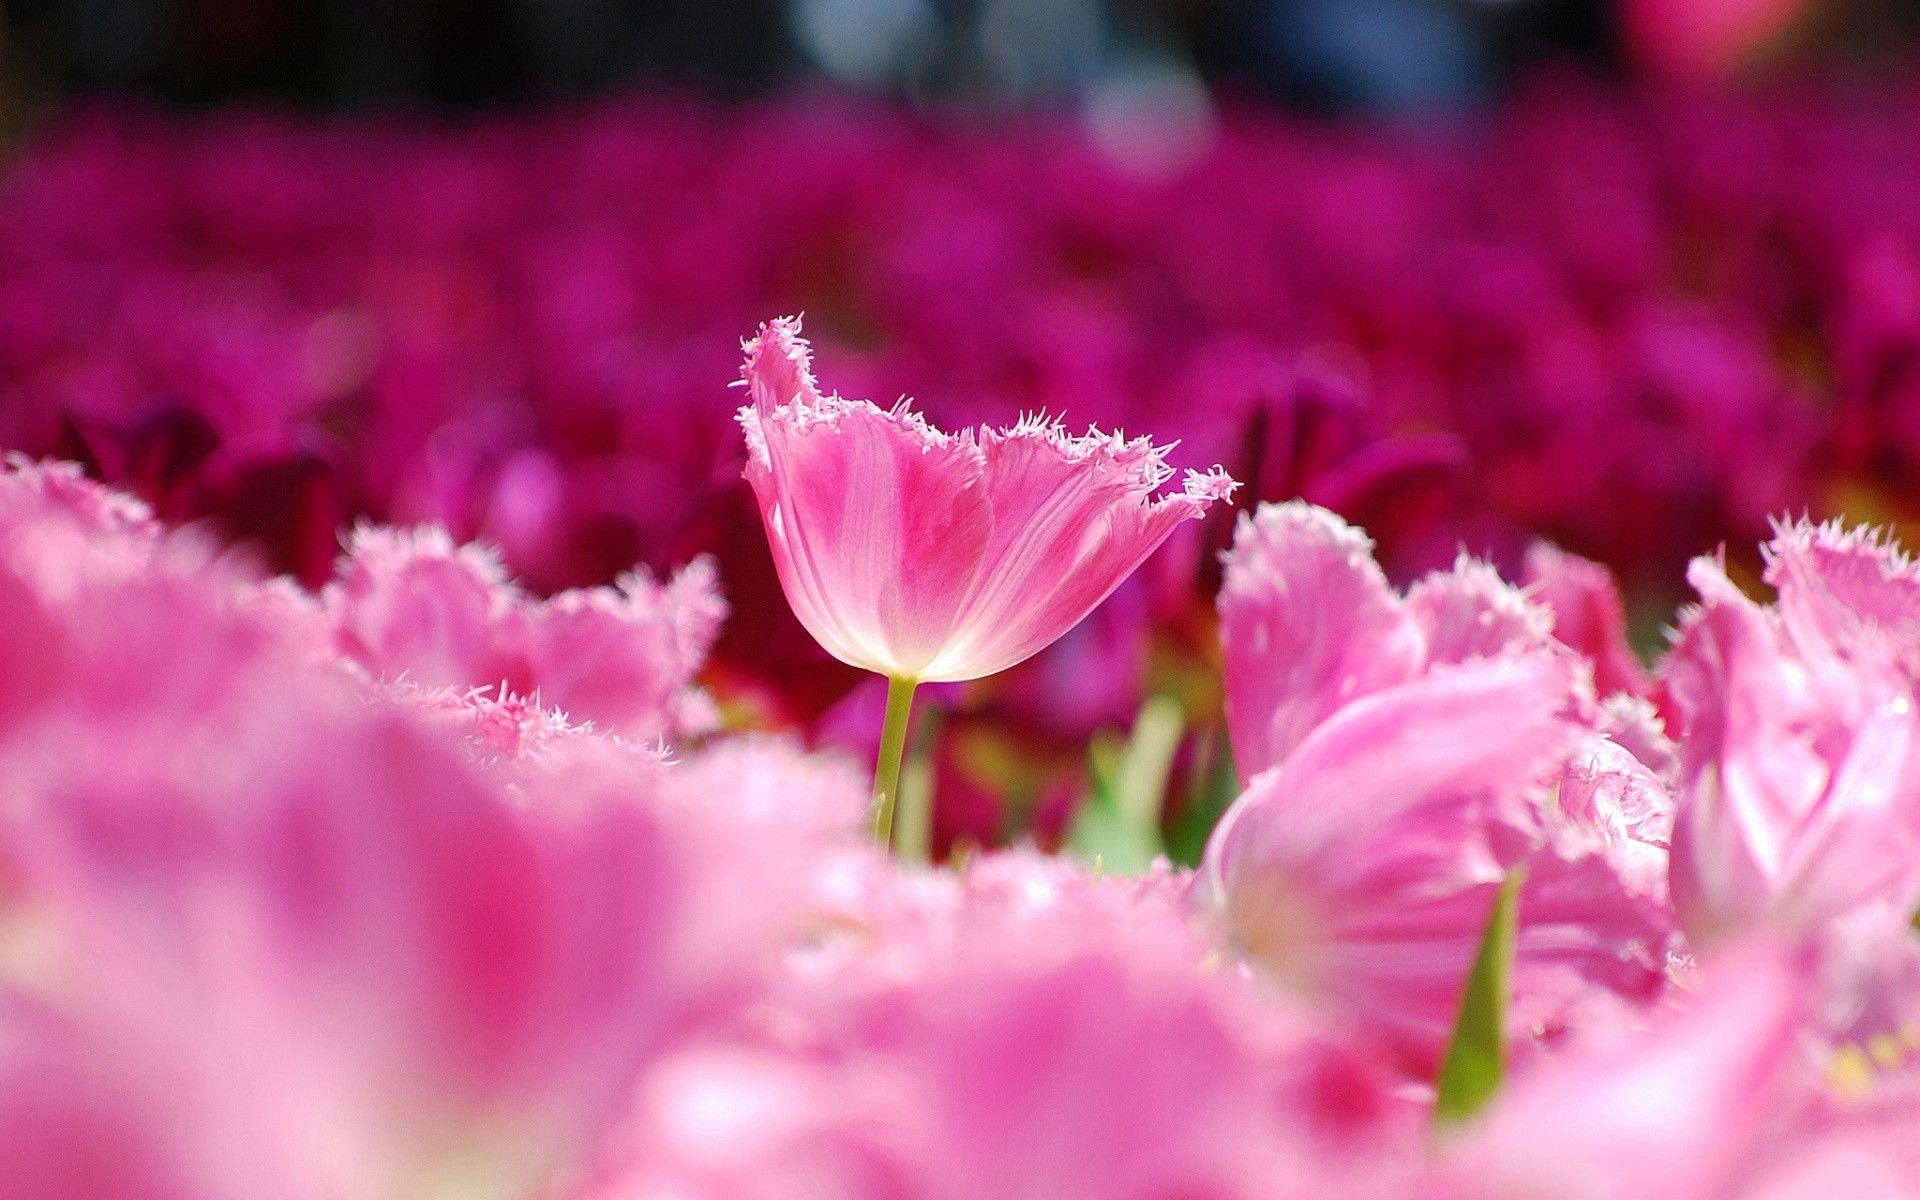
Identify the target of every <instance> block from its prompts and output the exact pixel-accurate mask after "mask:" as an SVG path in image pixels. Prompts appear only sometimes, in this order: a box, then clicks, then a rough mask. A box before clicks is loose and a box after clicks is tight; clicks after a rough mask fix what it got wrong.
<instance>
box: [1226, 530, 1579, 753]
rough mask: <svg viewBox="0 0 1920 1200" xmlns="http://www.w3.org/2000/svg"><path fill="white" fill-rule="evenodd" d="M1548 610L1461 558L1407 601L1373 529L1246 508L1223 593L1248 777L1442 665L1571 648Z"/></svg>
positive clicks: (1232, 707)
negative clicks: (1380, 557)
mask: <svg viewBox="0 0 1920 1200" xmlns="http://www.w3.org/2000/svg"><path fill="white" fill-rule="evenodd" d="M1551 625H1552V617H1551V615H1550V614H1549V613H1547V612H1546V611H1545V610H1544V609H1542V608H1540V607H1539V606H1538V605H1535V604H1532V603H1530V602H1529V601H1528V600H1527V598H1526V597H1525V596H1524V595H1522V594H1521V593H1520V592H1519V591H1517V590H1516V589H1514V588H1512V587H1509V586H1508V585H1507V584H1505V583H1504V582H1502V581H1501V579H1500V577H1499V576H1498V575H1497V574H1495V572H1494V571H1493V569H1492V568H1491V567H1489V566H1487V565H1486V564H1484V563H1480V562H1477V561H1475V560H1473V559H1470V558H1467V557H1465V556H1462V557H1461V558H1460V559H1459V561H1458V562H1456V563H1455V565H1454V567H1453V569H1452V570H1451V571H1436V572H1433V573H1431V574H1429V575H1427V576H1426V577H1425V578H1423V579H1421V580H1419V581H1418V582H1417V583H1415V584H1414V585H1413V587H1412V588H1411V589H1409V590H1408V592H1407V594H1406V596H1405V597H1404V598H1402V597H1401V596H1399V595H1398V594H1396V593H1395V592H1394V590H1393V588H1392V587H1391V586H1389V585H1388V583H1387V579H1386V576H1385V575H1384V574H1383V573H1382V572H1381V570H1380V567H1379V565H1378V564H1377V563H1375V562H1374V560H1373V543H1372V542H1371V541H1370V540H1368V538H1367V535H1366V534H1364V533H1362V532H1361V531H1360V530H1358V529H1355V528H1354V527H1353V526H1351V525H1348V524H1347V523H1346V522H1344V521H1342V520H1341V519H1340V518H1339V517H1338V516H1336V515H1334V514H1333V513H1331V512H1328V511H1327V510H1326V509H1323V508H1316V507H1314V506H1312V505H1309V504H1304V503H1300V502H1298V501H1295V502H1289V503H1286V504H1277V505H1276V504H1263V505H1261V506H1260V508H1259V510H1258V511H1257V512H1255V513H1253V514H1252V515H1247V516H1242V517H1241V518H1240V524H1239V528H1238V530H1237V531H1236V532H1235V535H1234V543H1233V550H1232V551H1231V552H1230V554H1229V555H1228V558H1227V572H1226V582H1225V586H1224V587H1223V588H1222V589H1221V592H1220V626H1221V628H1220V637H1221V641H1222V643H1223V644H1224V646H1225V649H1226V676H1227V678H1226V684H1227V721H1228V724H1229V726H1230V727H1231V728H1232V731H1233V751H1234V758H1235V760H1236V762H1238V764H1239V766H1240V771H1241V774H1242V775H1243V776H1247V777H1251V776H1252V775H1255V774H1257V773H1258V772H1260V771H1263V770H1265V769H1267V768H1268V767H1270V766H1273V765H1275V764H1277V763H1280V762H1284V761H1285V760H1286V757H1287V755H1288V754H1290V753H1291V752H1292V751H1293V749H1294V748H1295V747H1296V746H1298V745H1299V744H1300V743H1301V741H1303V740H1304V739H1305V738H1306V737H1307V735H1308V734H1310V733H1312V732H1313V730H1314V729H1315V728H1316V727H1317V726H1318V725H1319V724H1320V723H1321V722H1323V721H1325V720H1326V719H1327V718H1328V717H1330V716H1332V715H1333V714H1334V713H1335V712H1337V711H1339V710H1340V709H1341V708H1342V707H1344V706H1345V705H1347V704H1350V703H1352V702H1353V701H1355V700H1358V699H1360V698H1362V697H1364V696H1366V695H1369V694H1371V693H1373V692H1377V691H1380V690H1381V689H1383V688H1387V687H1392V686H1394V685H1396V684H1401V683H1405V682H1407V681H1409V680H1412V679H1415V678H1417V677H1419V676H1420V675H1421V674H1422V673H1423V672H1424V671H1426V670H1427V669H1428V668H1430V667H1431V666H1433V665H1436V664H1443V663H1458V662H1464V661H1467V660H1468V659H1472V658H1477V657H1484V656H1488V655H1495V654H1500V653H1502V652H1505V651H1511V650H1544V651H1549V652H1554V653H1561V654H1565V653H1566V651H1565V650H1564V649H1563V648H1558V647H1557V646H1556V644H1555V643H1554V641H1553V638H1552V636H1551V634H1550V632H1549V630H1550V628H1551Z"/></svg>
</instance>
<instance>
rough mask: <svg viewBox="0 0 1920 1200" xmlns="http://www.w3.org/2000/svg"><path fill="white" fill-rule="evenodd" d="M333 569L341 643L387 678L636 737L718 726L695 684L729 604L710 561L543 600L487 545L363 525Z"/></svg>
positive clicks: (332, 598)
mask: <svg viewBox="0 0 1920 1200" xmlns="http://www.w3.org/2000/svg"><path fill="white" fill-rule="evenodd" d="M337 575H338V578H337V579H336V580H335V581H334V582H333V583H331V584H329V585H328V586H327V588H326V590H325V592H324V593H323V601H324V604H325V607H326V610H327V614H328V616H329V618H330V619H331V621H332V622H333V624H334V626H335V627H336V629H337V630H338V637H339V641H340V646H341V649H342V651H343V652H344V653H345V654H346V655H347V656H349V657H350V658H352V659H353V660H355V661H357V662H359V663H361V664H363V665H364V666H365V667H366V668H367V669H368V670H369V671H372V672H373V673H374V674H375V675H377V676H379V677H381V678H385V679H389V680H401V679H404V680H407V681H409V682H412V683H415V684H418V685H421V686H424V687H429V688H434V687H452V688H471V687H494V686H496V685H498V686H503V687H505V688H507V689H509V690H511V691H514V692H518V693H521V694H534V693H537V694H538V695H539V697H540V699H541V701H542V702H543V703H544V704H547V705H551V706H553V707H556V708H559V709H561V710H563V711H564V712H566V714H567V715H568V716H569V717H571V718H573V719H574V720H577V721H586V722H592V723H594V724H596V725H598V726H600V727H602V728H605V729H608V730H610V731H612V732H615V733H618V734H621V735H623V736H626V737H629V738H633V739H636V740H646V739H654V738H663V737H670V736H674V735H678V734H685V733H700V732H704V731H705V730H706V729H708V728H710V727H711V725H712V724H713V717H712V714H711V706H710V703H709V702H708V701H707V700H706V698H705V697H704V696H703V695H702V694H701V693H699V691H698V690H697V689H695V688H693V687H692V686H691V681H692V677H693V675H694V673H695V672H696V671H697V670H698V669H699V667H700V665H701V663H702V662H703V661H704V660H705V658H706V652H707V648H708V647H709V646H710V645H711V644H712V642H713V639H714V636H715V634H716V633H717V632H718V629H719V625H720V620H721V618H722V617H723V616H724V615H725V611H726V608H725V605H724V604H723V603H722V602H721V600H720V597H719V593H718V590H717V588H716V586H715V581H714V572H713V566H712V564H711V563H710V562H708V561H707V560H705V559H696V560H695V561H694V562H693V563H691V564H690V565H688V566H687V567H686V568H684V569H683V570H681V571H680V572H679V573H678V574H676V575H675V576H674V577H673V578H672V579H671V580H668V581H667V582H664V583H657V582H655V581H654V580H653V579H652V578H650V577H649V576H648V575H647V574H646V573H645V572H633V573H629V574H627V575H625V576H622V577H621V579H620V580H619V582H618V583H617V584H615V585H614V586H612V587H596V588H586V589H580V590H577V591H566V592H561V593H558V594H557V595H554V596H551V597H549V598H547V599H544V600H541V599H536V598H534V597H532V596H529V595H528V594H527V593H525V592H524V591H522V590H521V589H520V588H519V587H517V586H516V585H514V584H513V583H512V582H511V581H510V580H509V579H508V578H507V576H506V571H505V569H504V567H502V566H501V564H500V561H499V559H498V558H497V557H496V556H494V555H493V554H492V553H491V552H489V551H488V550H486V549H485V548H483V547H480V546H477V545H467V546H455V545H454V544H453V542H452V541H451V539H449V538H448V537H447V536H446V534H445V533H444V532H442V531H440V530H437V529H421V530H415V531H411V532H404V531H395V530H386V529H377V528H372V527H362V528H360V529H357V530H356V531H355V532H354V534H353V536H352V538H351V539H350V540H349V542H348V546H347V554H346V557H345V558H344V559H342V561H341V563H340V566H339V568H338V571H337Z"/></svg>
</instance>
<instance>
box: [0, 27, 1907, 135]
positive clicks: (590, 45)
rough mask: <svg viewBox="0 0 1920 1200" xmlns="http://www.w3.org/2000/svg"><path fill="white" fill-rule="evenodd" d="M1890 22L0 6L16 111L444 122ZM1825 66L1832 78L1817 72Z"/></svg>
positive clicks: (1644, 54) (1392, 98) (1630, 50)
mask: <svg viewBox="0 0 1920 1200" xmlns="http://www.w3.org/2000/svg"><path fill="white" fill-rule="evenodd" d="M1917 12H1920V4H1915V3H1900V2H1896V0H1826V2H1824V3H1820V2H1818V0H1813V2H1810V0H4V2H0V22H4V24H3V25H0V56H4V57H3V60H0V61H4V64H5V73H4V79H5V87H6V89H7V96H8V100H9V102H10V105H11V106H12V107H14V108H19V107H21V106H30V105H33V104H35V103H36V102H39V101H41V100H44V99H45V98H47V97H58V96H65V95H73V94H86V93H93V92H100V91H107V92H123V91H129V90H131V91H137V92H140V93H146V94H151V95H155V96H158V97H162V98H165V99H166V100H169V101H173V102H177V103H181V104H188V105H201V104H208V103H214V102H220V101H227V100H233V99H248V100H258V99H271V100H276V101H284V102H294V103H298V104H301V105H305V106H313V107H319V108H324V109H356V108H364V107H369V106H389V105H393V104H396V103H398V104H408V105H411V104H428V105H433V106H437V107H446V108H454V109H463V108H471V107H477V106H485V105H496V104H500V103H513V102H522V101H529V100H538V99H548V98H559V97H571V96H579V95H583V94H590V93H595V92H599V91H604V90H607V89H610V88H615V87H620V86H631V85H636V84H657V83H663V82H664V83H669V84H672V85H677V86H691V87H697V88H700V89H704V90H708V91H711V92H714V93H718V94H722V95H739V94H751V93H756V92H760V91H764V90H766V89H769V88H777V87H787V86H792V85H794V84H796V83H801V84H804V83H806V82H808V81H810V80H812V79H826V80H837V81H838V82H840V83H844V84H849V85H852V86H855V87H858V88H861V89H864V90H872V91H880V92H886V93H893V94H897V95H904V96H905V97H907V98H910V99H914V100H919V101H925V102H957V103H964V104H985V105H1005V104H1010V103H1022V102H1030V101H1034V100H1046V99H1056V98H1060V97H1065V96H1073V95H1078V94H1083V93H1085V92H1086V91H1087V90H1088V89H1090V88H1097V87H1099V86H1100V85H1101V84H1102V82H1103V81H1108V80H1112V79H1114V78H1124V79H1140V78H1146V79H1150V80H1154V81H1158V82H1162V83H1168V84H1172V85H1176V86H1177V85H1180V84H1181V83H1182V82H1183V81H1189V82H1190V81H1205V82H1207V83H1208V84H1211V85H1213V86H1215V87H1217V88H1225V89H1229V90H1238V91H1244V92H1246V93H1248V94H1251V95H1261V96H1266V97H1272V98H1279V99H1284V100H1286V101H1290V102H1294V103H1297V104H1300V105H1303V106H1306V107H1309V108H1312V109H1316V110H1334V111H1353V110H1363V111H1386V112H1405V111H1420V110H1427V109H1433V108H1448V107H1458V106H1462V105H1468V106H1471V105H1476V104H1479V103H1482V102H1484V101H1485V100H1486V99H1488V98H1489V97H1491V96H1493V95H1496V94H1498V92H1499V90H1500V89H1501V88H1502V86H1503V85H1504V84H1505V83H1506V82H1507V81H1509V80H1511V79H1513V78H1514V77H1516V76H1517V75H1519V74H1522V73H1524V72H1525V71H1526V70H1528V69H1529V68H1530V67H1532V66H1534V65H1535V64H1538V63H1540V62H1542V61H1547V60H1560V59H1573V60H1577V61H1579V62H1580V63H1582V64H1583V65H1584V66H1586V67H1587V68H1589V69H1596V70H1600V71H1606V72H1621V71H1635V70H1647V71H1654V72H1660V73H1665V74H1682V75H1693V76H1715V75H1724V74H1729V73H1731V72H1733V71H1735V70H1747V69H1751V68H1752V66H1753V64H1754V63H1755V61H1756V60H1759V61H1763V62H1764V61H1767V60H1772V61H1775V62H1777V61H1780V60H1783V59H1790V58H1791V57H1792V56H1793V53H1794V52H1795V51H1798V50H1802V49H1805V48H1808V47H1813V46H1819V47H1822V48H1825V49H1831V48H1833V46H1834V45H1836V44H1839V45H1844V46H1846V47H1848V48H1849V49H1850V50H1851V51H1852V52H1853V53H1852V54H1851V55H1850V57H1852V58H1855V59H1857V58H1859V57H1861V56H1862V55H1863V54H1864V55H1865V56H1866V57H1872V55H1873V54H1874V52H1876V51H1880V50H1883V49H1884V48H1885V47H1889V46H1898V45H1901V44H1903V43H1905V42H1906V41H1907V39H1908V37H1909V36H1910V35H1911V34H1912V32H1913V30H1914V29H1915V27H1916V24H1920V19H1917V15H1916V14H1917ZM1827 57H1829V58H1830V57H1831V56H1830V55H1829V56H1827Z"/></svg>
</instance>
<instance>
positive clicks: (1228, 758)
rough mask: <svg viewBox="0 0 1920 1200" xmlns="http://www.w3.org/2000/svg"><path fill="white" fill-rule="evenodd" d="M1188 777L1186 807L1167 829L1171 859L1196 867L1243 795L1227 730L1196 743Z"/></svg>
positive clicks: (1178, 812)
mask: <svg viewBox="0 0 1920 1200" xmlns="http://www.w3.org/2000/svg"><path fill="white" fill-rule="evenodd" d="M1187 774H1188V778H1187V785H1186V796H1185V803H1183V804H1182V805H1181V806H1180V808H1179V810H1178V811H1177V812H1176V813H1175V815H1174V817H1173V820H1172V821H1171V822H1170V824H1169V827H1168V829H1167V857H1168V858H1171V859H1172V860H1173V861H1174V862H1177V863H1179V864H1181V865H1182V866H1187V867H1194V866H1198V865H1199V864H1200V858H1201V856H1202V855H1203V854H1205V853H1206V849H1207V839H1208V838H1209V837H1211V836H1213V827H1214V826H1215V825H1218V824H1219V823H1220V818H1221V817H1222V816H1224V815H1225V814H1226V811H1227V809H1228V808H1229V807H1230V806H1231V805H1232V804H1233V802H1234V800H1235V799H1237V798H1238V797H1239V795H1240V773H1239V772H1238V771H1236V770H1235V769H1234V765H1233V747H1232V746H1231V745H1229V744H1228V741H1227V736H1226V730H1225V729H1222V728H1218V727H1216V728H1215V729H1213V730H1210V731H1209V732H1208V733H1207V734H1206V735H1204V736H1203V737H1201V738H1199V739H1197V740H1196V743H1195V753H1194V756H1193V766H1192V769H1191V770H1190V771H1188V773H1187Z"/></svg>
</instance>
